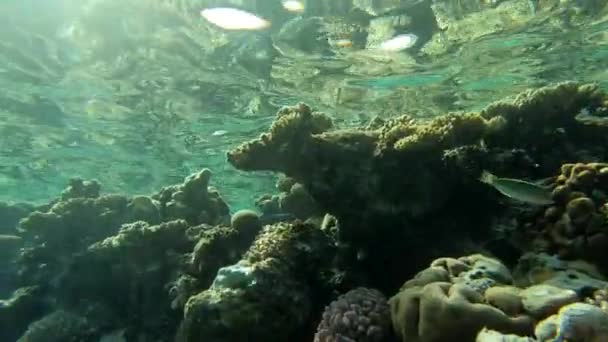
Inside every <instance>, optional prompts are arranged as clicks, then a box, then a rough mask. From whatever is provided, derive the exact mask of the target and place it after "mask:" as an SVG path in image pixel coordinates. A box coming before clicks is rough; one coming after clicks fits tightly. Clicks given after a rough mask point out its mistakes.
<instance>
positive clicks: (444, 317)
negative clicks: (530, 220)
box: [389, 255, 533, 342]
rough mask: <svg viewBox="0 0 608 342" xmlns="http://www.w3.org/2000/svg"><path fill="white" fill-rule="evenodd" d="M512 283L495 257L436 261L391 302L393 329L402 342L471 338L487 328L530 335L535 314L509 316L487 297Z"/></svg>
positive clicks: (403, 288)
mask: <svg viewBox="0 0 608 342" xmlns="http://www.w3.org/2000/svg"><path fill="white" fill-rule="evenodd" d="M511 281H512V278H511V275H510V272H509V271H508V269H506V267H505V266H504V265H502V264H501V263H500V262H498V261H497V260H495V259H492V258H488V257H484V256H481V255H471V256H468V257H463V258H459V259H453V258H442V259H439V260H436V261H435V262H433V263H432V264H431V266H430V267H429V268H427V269H426V270H423V271H421V272H420V273H418V274H417V275H416V276H415V277H414V278H413V279H412V280H410V281H407V282H406V283H405V284H404V285H403V287H402V288H401V291H400V292H399V293H398V294H396V295H395V296H393V297H392V298H391V299H390V300H389V304H390V306H391V318H392V322H393V328H394V330H395V333H396V335H397V336H398V337H399V338H400V339H401V341H403V342H411V341H424V342H427V341H473V340H474V339H475V336H476V335H477V333H478V332H479V331H480V330H481V329H482V328H484V327H487V328H490V329H494V330H498V331H501V332H509V333H519V334H524V335H525V334H529V333H531V331H532V328H533V320H532V318H531V317H529V316H527V315H525V314H518V315H514V316H509V314H507V313H506V312H503V311H502V310H501V309H500V308H497V307H494V306H492V305H491V304H489V303H488V301H487V300H486V297H485V296H484V294H485V293H486V292H488V291H490V289H491V288H492V287H493V286H495V285H499V284H503V285H507V284H508V283H510V282H511ZM505 282H506V283H505ZM480 284H483V286H481V287H480V286H476V285H480Z"/></svg>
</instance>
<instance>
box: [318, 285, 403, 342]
mask: <svg viewBox="0 0 608 342" xmlns="http://www.w3.org/2000/svg"><path fill="white" fill-rule="evenodd" d="M390 328H391V320H390V311H389V307H388V304H387V300H386V298H385V297H384V295H383V294H382V293H381V292H379V291H377V290H373V289H367V288H363V287H361V288H356V289H354V290H351V291H349V292H347V293H345V294H343V295H341V296H340V297H338V299H336V300H335V301H333V302H332V303H331V304H329V306H327V308H325V312H324V313H323V319H322V320H321V323H320V324H319V327H318V328H317V333H316V334H315V339H314V341H315V342H350V341H352V342H355V341H356V342H381V341H386V339H387V337H388V336H390V333H391V331H390V330H391V329H390Z"/></svg>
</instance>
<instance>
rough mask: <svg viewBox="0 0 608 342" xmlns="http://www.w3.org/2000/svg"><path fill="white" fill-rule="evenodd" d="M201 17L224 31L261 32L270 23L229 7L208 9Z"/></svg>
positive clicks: (202, 12) (203, 11)
mask: <svg viewBox="0 0 608 342" xmlns="http://www.w3.org/2000/svg"><path fill="white" fill-rule="evenodd" d="M201 16H202V17H203V18H205V19H206V20H207V21H209V22H210V23H212V24H214V25H216V26H219V27H221V28H223V29H226V30H262V29H266V28H268V27H270V22H269V21H268V20H266V19H263V18H260V17H258V16H256V15H255V14H252V13H249V12H246V11H243V10H240V9H236V8H230V7H216V8H208V9H204V10H202V11H201Z"/></svg>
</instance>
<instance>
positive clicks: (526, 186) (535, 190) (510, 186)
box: [479, 171, 553, 205]
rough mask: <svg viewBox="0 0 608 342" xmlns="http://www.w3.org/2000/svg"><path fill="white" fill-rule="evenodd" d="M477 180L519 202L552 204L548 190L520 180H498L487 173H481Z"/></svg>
mask: <svg viewBox="0 0 608 342" xmlns="http://www.w3.org/2000/svg"><path fill="white" fill-rule="evenodd" d="M479 180H480V181H481V182H483V183H486V184H489V185H491V186H493V187H494V189H496V190H498V192H500V193H501V194H503V195H505V196H507V197H509V198H511V199H514V200H517V201H520V202H525V203H529V204H536V205H548V204H551V203H553V199H552V198H551V192H550V191H549V189H547V188H544V187H542V186H540V185H538V184H534V183H530V182H526V181H523V180H520V179H512V178H499V177H496V176H495V175H493V174H491V173H489V172H488V171H483V172H482V174H481V177H480V178H479Z"/></svg>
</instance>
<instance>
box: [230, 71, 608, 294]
mask: <svg viewBox="0 0 608 342" xmlns="http://www.w3.org/2000/svg"><path fill="white" fill-rule="evenodd" d="M605 101H606V95H605V94H604V93H603V92H602V91H601V90H600V89H599V88H598V87H596V86H594V85H581V84H577V83H573V82H566V83H560V84H557V85H555V86H550V87H546V88H542V89H538V90H534V91H527V92H524V93H522V94H520V95H518V96H517V97H515V98H513V99H509V100H505V101H500V102H497V103H493V104H491V105H489V106H488V107H486V108H485V109H483V110H481V111H480V112H478V113H465V114H458V115H457V114H448V115H444V116H440V117H437V118H434V119H430V120H424V121H423V120H416V119H413V118H411V117H408V116H402V117H399V118H394V119H391V120H388V121H385V122H384V121H382V120H380V121H378V120H376V122H375V123H374V125H370V126H369V127H368V128H362V129H342V130H331V129H332V122H331V120H330V119H329V117H328V116H326V115H324V114H322V113H318V112H313V111H312V110H311V109H310V108H309V107H308V106H306V105H304V104H299V105H297V106H293V107H286V108H283V109H281V110H279V111H278V112H277V117H276V119H275V121H274V123H273V124H272V126H271V127H270V129H269V131H268V132H267V133H264V134H262V135H261V136H260V137H259V138H258V139H255V140H253V141H250V142H247V143H244V144H242V145H241V146H239V147H237V148H235V149H233V150H232V151H229V152H228V155H227V157H228V161H229V162H230V163H231V164H232V165H234V166H235V167H237V168H239V169H242V170H271V171H277V172H282V173H284V174H285V175H286V176H288V177H290V178H293V180H294V181H295V182H297V183H299V184H302V186H304V188H305V189H306V190H307V192H308V193H309V194H310V195H311V196H312V198H313V199H314V200H315V202H316V203H318V205H319V206H320V208H322V210H323V211H326V212H328V213H330V214H332V215H334V216H336V217H337V219H338V221H339V222H340V227H341V228H340V230H339V234H338V235H339V240H340V242H341V243H342V245H343V246H347V247H346V248H344V249H343V250H342V251H341V253H342V254H344V255H345V257H344V260H348V261H347V262H346V263H348V264H349V265H350V266H351V267H352V266H353V265H357V263H356V261H355V260H359V259H361V258H359V257H358V256H361V255H365V260H359V261H360V262H362V264H361V265H360V266H357V267H365V269H366V271H365V272H366V273H368V275H369V277H370V278H371V279H376V280H377V281H378V284H373V285H374V287H378V288H379V289H386V290H389V289H392V288H395V287H396V286H398V285H397V284H396V283H392V284H388V281H389V280H388V279H386V276H385V274H386V273H389V274H395V273H396V272H397V269H394V270H390V271H387V270H385V269H383V268H382V269H383V272H382V274H376V273H374V270H375V269H380V267H378V266H380V265H386V264H390V262H389V261H390V260H396V259H397V260H398V259H408V258H409V259H413V256H412V255H406V253H407V251H408V250H414V249H413V248H412V249H409V248H404V244H407V245H412V246H413V245H415V244H430V245H434V246H441V247H440V248H446V245H447V243H444V242H442V239H448V234H447V232H449V234H450V235H451V236H453V234H454V231H455V230H458V233H457V234H459V235H461V236H462V237H461V239H462V240H461V241H464V240H466V236H467V235H468V236H470V237H471V238H473V239H477V240H480V239H481V237H483V236H484V235H486V236H487V234H489V232H488V230H475V229H464V227H482V226H489V225H490V221H491V220H492V219H493V217H496V216H497V215H498V213H499V212H500V211H501V210H504V208H505V206H501V205H500V204H499V203H498V201H497V199H496V194H494V193H491V192H490V191H489V189H483V188H482V187H481V185H480V184H479V182H478V181H477V177H478V176H479V174H480V172H481V171H482V170H483V169H495V168H496V169H498V168H501V169H503V170H505V169H506V170H505V171H507V172H508V173H511V174H513V175H522V176H526V177H535V178H542V177H548V176H550V175H552V174H553V172H554V171H555V169H557V168H558V167H559V166H560V165H561V164H563V163H565V162H567V161H568V160H572V159H575V158H579V156H580V155H593V156H595V158H604V157H605V156H606V152H605V151H604V150H603V149H601V148H599V147H598V146H602V145H603V144H605V142H606V136H605V134H603V133H602V132H601V130H600V129H599V128H597V127H589V126H585V125H581V124H580V123H578V121H577V120H576V119H575V116H576V113H578V112H579V111H580V110H581V109H583V108H597V107H601V106H603V105H604V103H605ZM480 141H483V142H484V144H480ZM572 144H576V146H577V148H576V149H573V148H572V146H573V145H572ZM514 151H515V152H514ZM517 151H520V152H517ZM521 151H523V154H524V155H525V156H526V158H525V159H527V160H529V161H530V163H529V164H530V165H531V167H530V168H527V169H522V168H520V165H517V164H512V165H510V167H509V164H505V161H509V160H511V161H515V160H518V159H522V158H520V157H518V156H513V157H506V156H508V155H514V154H516V153H517V154H518V155H520V154H522V152H521ZM532 166H533V167H532ZM522 170H529V171H530V172H529V173H527V174H521V172H522ZM464 194H467V195H464ZM463 196H464V197H463ZM463 198H466V200H463ZM439 212H441V215H437V214H436V213H439ZM480 213H485V214H486V215H480ZM445 217H450V220H448V221H446V220H444V218H445ZM396 241H400V243H398V244H397V243H396ZM450 242H451V245H452V246H453V247H452V248H453V250H452V251H450V253H458V254H461V253H462V252H465V251H466V246H464V244H463V245H458V244H454V243H453V240H451V241H450ZM438 248H439V247H438ZM376 251H382V253H381V254H382V255H379V253H377V252H376ZM421 252H422V251H419V250H416V253H421ZM426 253H428V254H427V255H417V258H416V259H417V260H428V259H431V258H435V257H437V256H439V255H437V254H433V251H432V250H429V251H426ZM444 253H445V251H444ZM393 264H394V263H393ZM411 266H412V267H413V269H412V270H411V272H412V273H414V272H415V271H414V270H415V269H416V268H419V267H420V266H422V265H411ZM370 272H371V273H370ZM393 281H394V280H393Z"/></svg>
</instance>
